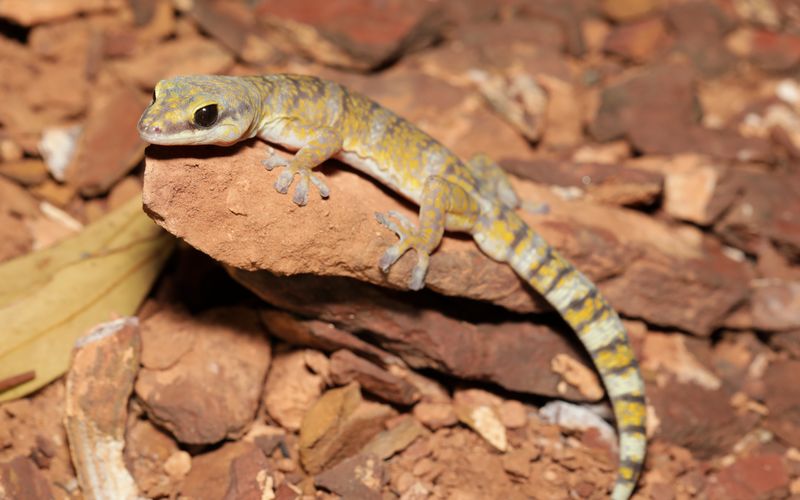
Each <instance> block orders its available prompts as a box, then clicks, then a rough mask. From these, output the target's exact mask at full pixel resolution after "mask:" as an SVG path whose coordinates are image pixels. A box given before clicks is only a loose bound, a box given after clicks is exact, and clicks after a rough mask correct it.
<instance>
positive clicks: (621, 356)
mask: <svg viewBox="0 0 800 500" xmlns="http://www.w3.org/2000/svg"><path fill="white" fill-rule="evenodd" d="M139 133H140V134H141V136H142V138H144V139H145V140H146V141H148V142H151V143H154V144H223V145H224V144H232V143H235V142H237V141H240V140H244V139H249V138H251V137H256V136H258V137H260V138H262V139H264V140H265V141H267V142H269V143H273V144H279V145H281V146H284V147H286V148H289V149H290V150H294V151H296V154H295V155H294V157H293V158H292V159H291V160H289V161H285V160H282V159H278V158H276V157H269V158H267V159H266V160H264V164H265V166H266V167H267V168H268V169H270V170H272V169H274V168H281V169H282V170H281V172H280V174H279V175H278V176H277V179H276V182H275V188H276V189H277V190H278V191H279V192H280V193H287V192H288V191H289V188H290V187H291V186H292V185H293V184H294V186H295V189H294V193H293V200H294V201H295V203H297V204H298V205H305V204H306V203H308V193H309V190H310V184H313V185H314V186H315V187H316V188H317V190H318V191H319V193H320V195H321V196H322V197H323V198H324V197H327V196H328V195H329V189H328V187H327V186H326V185H325V183H324V181H323V180H322V179H321V178H319V177H318V176H317V175H316V174H314V173H313V172H312V169H313V168H315V167H316V166H318V165H319V164H320V163H322V162H323V161H325V160H327V159H328V158H338V159H340V160H342V161H344V162H346V163H348V164H350V165H351V166H353V167H355V168H357V169H359V170H361V171H363V172H365V173H366V174H368V175H371V176H372V177H374V178H375V179H377V180H379V181H380V182H382V183H384V184H385V185H387V186H388V187H390V188H392V189H394V190H395V191H397V192H398V193H400V194H402V195H403V196H405V197H406V198H408V199H410V200H412V201H414V202H415V203H417V204H418V205H419V207H420V212H419V222H418V223H417V224H414V223H413V222H412V221H410V220H407V219H406V218H405V217H403V216H401V215H400V214H397V213H390V214H386V215H383V214H380V215H378V221H379V222H380V223H382V224H384V225H385V226H386V227H388V228H389V229H391V230H392V231H394V232H395V233H397V235H398V237H399V241H398V242H397V243H396V244H395V245H393V246H392V247H391V248H389V249H388V250H387V251H386V253H385V254H384V256H383V257H382V258H381V261H380V263H379V265H380V267H381V268H382V269H383V270H388V269H389V268H390V267H391V266H392V265H393V264H394V263H395V262H396V261H397V259H399V258H400V257H401V256H402V255H403V254H404V253H405V252H406V251H408V250H411V249H413V250H414V251H415V252H416V255H417V264H416V266H415V267H414V270H413V271H412V276H411V280H410V282H409V287H410V288H412V289H420V288H422V287H423V286H424V284H425V274H426V272H427V269H428V263H429V256H430V254H431V252H433V251H434V250H435V249H436V247H437V246H438V245H439V243H440V241H441V239H442V236H443V234H444V231H445V230H451V231H463V232H468V233H470V234H472V236H473V238H474V239H475V241H476V243H477V244H478V246H479V247H480V248H481V249H482V250H483V251H484V252H485V253H486V254H487V255H489V256H490V257H492V258H494V259H496V260H499V261H502V262H507V263H508V264H509V265H511V267H512V268H513V269H514V270H515V271H516V272H517V273H518V274H519V275H520V276H521V277H522V278H523V279H524V280H525V281H527V282H528V283H529V284H530V285H531V286H532V287H533V288H535V289H536V290H537V291H538V292H539V293H541V294H542V295H544V296H545V297H546V298H547V300H548V301H549V302H550V303H551V304H552V305H553V307H555V309H556V310H558V311H559V313H560V314H561V315H562V316H563V318H564V320H565V321H566V322H567V323H568V324H569V325H570V326H571V327H572V328H573V329H574V330H575V332H576V333H577V334H578V337H579V338H580V340H581V342H582V343H583V345H584V346H586V349H587V350H588V352H589V353H590V354H591V356H592V359H593V360H594V363H595V366H596V367H597V370H598V372H599V373H600V375H601V377H602V379H603V383H604V384H605V386H606V390H607V392H608V395H609V398H610V399H611V403H612V406H613V408H614V412H615V415H616V419H617V426H618V429H619V439H620V466H619V470H618V476H617V482H616V484H615V486H614V490H613V492H612V495H611V496H612V498H613V499H615V500H623V499H626V498H628V497H629V496H630V494H631V492H632V491H633V488H634V486H635V484H636V479H637V478H638V476H639V473H640V471H641V468H642V464H643V462H644V455H645V448H646V438H645V414H646V411H645V398H644V383H643V381H642V377H641V374H640V373H639V368H638V365H637V362H636V358H635V356H634V352H633V349H632V348H631V345H630V342H629V340H628V337H627V334H626V333H625V329H624V327H623V326H622V323H621V322H620V320H619V317H618V316H617V314H616V312H614V310H613V309H612V308H611V307H610V306H609V305H608V303H607V302H606V301H605V300H604V299H603V298H602V297H601V296H600V293H599V292H598V290H597V287H595V286H594V284H592V283H591V282H590V281H589V280H588V279H586V277H585V276H584V275H583V274H581V273H580V272H579V271H577V270H576V269H575V268H574V267H573V266H572V265H571V264H570V263H569V262H567V261H566V260H565V259H564V258H562V257H561V256H560V254H559V253H558V252H557V251H556V250H555V249H553V248H552V247H551V246H549V245H548V244H547V243H546V242H545V241H544V240H543V239H542V238H541V237H540V236H539V235H538V234H537V233H535V232H534V231H533V229H531V228H530V227H529V226H528V225H527V224H526V223H525V222H524V221H523V220H522V219H521V218H520V217H519V216H518V215H517V214H516V212H515V209H516V208H517V206H518V204H519V203H518V199H517V196H516V194H515V193H514V191H513V189H512V188H511V185H510V184H509V182H508V179H507V178H506V175H505V173H504V172H503V171H502V169H501V168H500V167H498V166H497V165H496V164H495V163H493V162H492V161H491V160H490V159H489V158H487V157H486V156H483V155H479V156H476V157H474V158H473V159H471V160H470V161H469V162H467V163H463V162H462V161H461V160H460V159H459V158H457V157H456V156H455V155H454V154H453V153H452V152H450V150H448V149H447V148H446V147H444V146H443V145H442V144H441V143H439V142H438V141H436V140H435V139H433V138H432V137H431V136H429V135H428V134H426V133H425V132H423V131H422V130H420V129H419V128H417V127H416V126H414V125H413V124H411V123H410V122H408V121H406V120H404V119H402V118H400V117H399V116H397V115H396V114H394V113H392V112H391V111H389V110H387V109H385V108H383V107H381V106H380V105H378V104H376V103H375V102H373V101H371V100H369V99H367V98H366V97H364V96H362V95H360V94H357V93H354V92H350V91H348V90H347V89H345V88H344V87H342V86H341V85H338V84H336V83H334V82H329V81H325V80H321V79H318V78H314V77H310V76H299V75H267V76H248V77H228V76H187V77H177V78H172V79H169V80H164V81H161V82H159V84H158V85H157V86H156V89H155V92H154V100H153V103H152V104H151V105H150V106H149V107H148V108H147V109H146V110H145V112H144V114H143V115H142V118H141V120H140V121H139ZM295 181H296V182H295Z"/></svg>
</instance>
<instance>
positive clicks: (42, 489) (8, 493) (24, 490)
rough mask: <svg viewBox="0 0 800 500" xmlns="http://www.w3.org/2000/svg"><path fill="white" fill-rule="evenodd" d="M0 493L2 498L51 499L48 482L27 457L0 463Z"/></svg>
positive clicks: (51, 494)
mask: <svg viewBox="0 0 800 500" xmlns="http://www.w3.org/2000/svg"><path fill="white" fill-rule="evenodd" d="M0 493H1V494H3V497H4V498H9V499H12V498H25V499H30V500H52V499H53V498H55V497H54V496H53V492H52V490H51V489H50V484H49V482H48V481H47V479H45V477H44V476H43V475H42V473H41V472H39V469H37V468H36V464H35V463H33V461H32V460H31V459H30V458H28V457H16V458H14V459H13V460H11V461H10V462H6V463H2V464H0Z"/></svg>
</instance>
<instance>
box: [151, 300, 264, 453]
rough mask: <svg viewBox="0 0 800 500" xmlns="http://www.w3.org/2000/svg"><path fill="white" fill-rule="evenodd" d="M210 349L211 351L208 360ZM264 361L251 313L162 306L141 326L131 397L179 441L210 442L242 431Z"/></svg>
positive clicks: (252, 411) (252, 410)
mask: <svg viewBox="0 0 800 500" xmlns="http://www.w3.org/2000/svg"><path fill="white" fill-rule="evenodd" d="M209 352H214V353H218V355H215V357H214V359H213V360H208V359H206V353H209ZM269 361H270V345H269V341H268V340H267V337H266V336H265V335H264V332H263V330H262V329H261V326H260V323H259V320H258V315H257V313H256V312H255V311H250V310H247V309H243V308H232V309H219V310H215V311H210V312H208V313H206V314H203V315H202V316H200V317H198V318H194V317H191V316H189V315H187V314H186V313H181V312H179V311H169V310H167V311H163V312H160V313H158V314H156V315H154V316H152V317H150V318H149V319H148V320H147V321H145V322H144V323H143V324H142V365H143V368H142V370H141V372H140V373H139V378H138V380H137V381H136V387H135V390H136V395H137V396H138V397H139V398H140V399H141V401H142V404H143V405H144V407H145V409H146V411H147V412H148V415H149V416H150V418H152V419H153V420H154V421H155V422H157V423H158V424H159V425H161V426H163V427H165V428H167V429H168V430H169V431H170V432H171V433H173V434H174V435H175V437H176V438H177V439H178V441H180V442H182V443H187V444H210V443H216V442H219V441H221V440H223V439H225V438H228V437H235V436H241V435H242V433H243V432H244V430H245V428H246V427H247V425H248V424H249V423H250V421H251V420H252V418H253V416H254V415H255V412H256V409H257V407H258V399H259V394H260V391H261V389H260V388H261V386H262V384H263V383H264V377H265V376H266V373H267V368H268V367H269ZM201 381H202V382H201Z"/></svg>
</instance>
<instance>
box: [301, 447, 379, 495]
mask: <svg viewBox="0 0 800 500" xmlns="http://www.w3.org/2000/svg"><path fill="white" fill-rule="evenodd" d="M386 482H387V474H386V472H385V470H384V467H383V462H382V461H381V460H380V458H378V457H377V456H375V455H362V454H359V455H356V456H354V457H351V458H348V459H346V460H343V461H341V462H339V463H338V464H337V465H335V466H333V467H331V468H330V469H328V470H326V471H325V472H322V473H321V474H317V475H316V476H315V477H314V483H315V484H316V485H317V486H319V487H322V488H325V489H326V490H328V491H330V492H332V493H336V494H337V495H340V496H341V497H342V498H359V499H362V498H363V499H364V500H380V499H381V498H383V497H382V496H381V488H382V487H383V485H384V484H386Z"/></svg>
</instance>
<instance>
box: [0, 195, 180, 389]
mask: <svg viewBox="0 0 800 500" xmlns="http://www.w3.org/2000/svg"><path fill="white" fill-rule="evenodd" d="M173 243H174V240H173V239H172V238H171V237H170V236H168V235H167V234H166V233H165V232H164V231H162V230H161V229H160V228H158V226H156V225H155V224H154V223H153V222H152V221H151V220H150V219H149V218H148V217H147V216H146V215H145V214H144V213H143V212H142V209H141V200H140V199H139V198H138V197H135V198H134V199H132V200H131V201H130V202H128V203H126V204H125V205H123V206H121V207H120V208H119V209H117V210H115V211H114V212H113V213H111V214H109V215H108V216H106V217H104V218H103V219H101V220H99V221H97V222H96V223H94V224H92V225H90V226H88V227H87V228H86V229H85V230H83V231H82V232H81V233H79V234H77V235H75V236H73V237H72V238H70V239H68V240H65V241H63V242H61V243H59V244H57V245H54V246H53V247H51V248H47V249H44V250H41V251H39V252H35V253H33V254H29V255H26V256H23V257H20V258H18V259H14V260H11V261H9V262H6V263H3V264H0V380H3V379H6V378H8V377H11V376H14V375H17V374H20V373H24V372H27V371H30V370H33V371H35V373H36V378H35V379H33V380H31V381H29V382H26V383H23V384H21V385H18V386H16V387H13V388H11V389H9V390H6V391H4V392H0V402H2V401H7V400H10V399H14V398H18V397H21V396H24V395H26V394H28V393H30V392H32V391H35V390H36V389H39V388H40V387H42V386H44V385H45V384H47V383H48V382H50V381H52V380H54V379H56V378H57V377H59V376H61V375H62V374H63V373H65V372H66V371H67V369H68V367H69V360H70V353H71V352H72V348H73V345H74V343H75V340H76V339H77V338H78V337H80V336H82V335H84V334H85V333H86V332H88V331H89V330H90V329H91V328H92V327H94V326H95V325H97V324H98V323H101V322H103V321H107V320H109V319H113V318H114V317H118V316H128V315H132V314H134V313H135V312H136V310H137V309H138V307H139V305H140V304H141V302H142V300H143V299H144V297H145V296H146V294H147V292H148V291H149V290H150V287H151V286H152V284H153V281H154V280H155V279H156V277H157V276H158V274H159V272H160V271H161V267H162V265H163V264H164V261H165V260H166V258H167V257H168V256H169V254H170V252H171V250H172V247H173Z"/></svg>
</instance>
